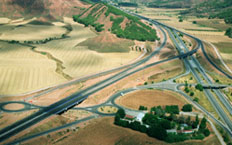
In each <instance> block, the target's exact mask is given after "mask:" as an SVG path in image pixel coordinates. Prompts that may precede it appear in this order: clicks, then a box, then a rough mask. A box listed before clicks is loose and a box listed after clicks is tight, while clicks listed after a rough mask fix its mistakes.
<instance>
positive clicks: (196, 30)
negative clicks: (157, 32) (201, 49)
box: [131, 7, 232, 68]
mask: <svg viewBox="0 0 232 145" xmlns="http://www.w3.org/2000/svg"><path fill="white" fill-rule="evenodd" d="M131 10H132V11H136V10H137V12H138V13H139V14H140V15H144V16H146V17H149V18H152V19H156V20H158V21H160V22H162V23H164V24H167V25H169V26H172V27H175V28H177V29H179V30H182V31H184V32H186V33H188V34H191V35H193V36H195V37H197V38H200V39H201V40H203V41H207V42H210V43H212V44H213V45H215V46H216V48H217V49H218V50H219V52H220V55H221V57H222V59H223V61H224V62H225V63H226V64H227V65H228V67H230V68H231V62H232V60H231V58H232V57H231V53H230V50H231V49H230V48H231V41H232V39H231V38H229V37H227V36H225V30H226V29H227V28H229V27H232V25H231V24H226V23H225V22H224V20H223V19H207V18H197V17H195V16H181V19H182V20H183V22H180V21H179V20H180V15H179V12H181V11H183V10H184V9H164V8H146V7H139V8H137V9H135V8H131ZM208 50H209V51H208V52H210V53H214V54H215V51H214V48H213V47H212V46H210V47H209V48H208ZM216 61H218V60H216ZM217 64H218V65H221V62H219V63H217Z"/></svg>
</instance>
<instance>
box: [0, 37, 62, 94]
mask: <svg viewBox="0 0 232 145" xmlns="http://www.w3.org/2000/svg"><path fill="white" fill-rule="evenodd" d="M55 69H56V64H55V62H53V61H51V60H49V59H47V57H46V56H43V55H40V54H36V53H34V52H32V51H31V50H30V48H29V47H25V46H21V45H18V44H9V43H7V42H0V74H1V75H0V94H1V95H14V94H20V93H25V92H28V91H32V90H35V89H39V88H44V87H47V86H50V85H55V84H57V83H61V82H63V81H65V79H64V78H63V77H62V76H59V75H58V74H57V73H56V72H55Z"/></svg>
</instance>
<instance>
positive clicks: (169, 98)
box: [116, 90, 185, 110]
mask: <svg viewBox="0 0 232 145" xmlns="http://www.w3.org/2000/svg"><path fill="white" fill-rule="evenodd" d="M116 103H117V104H119V105H122V106H124V107H127V108H130V109H135V110H137V109H139V106H140V105H141V106H146V107H148V110H149V108H152V107H154V106H159V105H160V106H166V105H178V106H179V108H182V107H183V105H184V104H185V101H184V100H183V98H181V96H179V95H177V94H175V93H173V92H170V91H164V90H141V91H136V92H133V93H130V94H126V95H125V96H122V97H120V98H118V99H117V100H116Z"/></svg>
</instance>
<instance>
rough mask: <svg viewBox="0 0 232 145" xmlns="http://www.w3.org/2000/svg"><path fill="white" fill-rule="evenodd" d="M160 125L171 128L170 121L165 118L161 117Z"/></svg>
mask: <svg viewBox="0 0 232 145" xmlns="http://www.w3.org/2000/svg"><path fill="white" fill-rule="evenodd" d="M160 125H161V126H162V128H164V129H172V124H171V122H170V121H168V120H166V119H162V120H161V121H160Z"/></svg>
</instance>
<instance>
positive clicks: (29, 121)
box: [0, 16, 232, 142]
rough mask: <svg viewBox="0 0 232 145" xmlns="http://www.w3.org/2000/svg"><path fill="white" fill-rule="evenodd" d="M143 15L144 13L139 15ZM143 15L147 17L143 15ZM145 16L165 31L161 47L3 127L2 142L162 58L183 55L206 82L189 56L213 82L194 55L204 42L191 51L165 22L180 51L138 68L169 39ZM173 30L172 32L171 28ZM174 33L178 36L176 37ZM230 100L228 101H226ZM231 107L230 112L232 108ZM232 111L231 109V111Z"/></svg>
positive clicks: (210, 96) (231, 126) (219, 109)
mask: <svg viewBox="0 0 232 145" xmlns="http://www.w3.org/2000/svg"><path fill="white" fill-rule="evenodd" d="M140 17H141V16H140ZM142 18H144V17H142ZM144 19H145V20H148V21H150V22H151V23H153V24H155V25H156V26H157V27H158V28H159V29H160V30H161V32H162V33H163V37H164V40H163V42H162V44H161V46H160V47H158V48H157V49H156V50H155V51H154V52H152V53H151V54H150V55H149V56H147V57H145V58H144V59H142V60H139V61H138V62H136V63H134V64H131V65H130V66H129V67H128V68H126V69H125V70H123V71H121V72H119V73H117V74H116V75H114V76H112V77H109V78H107V79H105V80H103V81H101V82H99V83H96V84H95V85H93V86H91V87H88V88H86V89H84V90H81V91H79V92H77V93H75V94H73V95H71V96H68V97H67V98H65V99H62V100H60V101H58V102H56V103H54V104H52V105H50V106H48V107H45V108H42V109H40V110H39V111H38V112H36V113H34V114H32V115H30V116H28V117H26V118H24V119H22V120H20V121H18V122H16V123H14V124H12V125H10V126H8V127H6V128H4V129H2V130H1V131H0V142H1V141H4V140H6V139H7V138H9V137H11V136H13V135H15V134H17V133H19V132H21V131H22V130H24V129H27V128H29V127H30V126H32V125H34V124H36V123H38V122H40V121H42V120H44V119H46V118H48V117H49V116H51V115H54V114H59V113H61V112H63V111H65V110H67V109H69V108H71V107H73V106H75V105H76V104H78V103H80V102H82V101H83V100H85V99H86V98H87V97H88V96H90V95H92V94H94V93H96V92H97V91H100V90H102V89H103V88H105V87H107V86H109V85H112V84H113V83H115V82H117V81H119V80H121V79H123V78H125V77H127V76H129V75H131V74H134V73H136V72H138V71H141V70H143V69H146V68H148V67H151V66H155V65H157V64H161V63H163V62H167V61H170V60H173V59H177V58H182V59H183V61H184V64H185V66H186V69H187V71H188V72H192V73H193V75H194V77H195V78H196V80H197V81H198V83H204V82H203V81H202V79H201V77H200V76H199V74H198V73H197V72H196V70H195V68H194V67H193V66H192V64H191V63H190V62H189V59H191V60H193V62H194V63H195V65H196V66H197V68H196V69H197V70H198V71H199V72H200V73H201V74H202V76H203V77H204V78H205V79H206V80H207V81H208V83H209V84H212V82H210V79H209V78H208V77H207V75H206V73H205V71H204V69H203V68H202V67H201V65H200V64H199V62H197V60H196V59H195V58H194V57H193V56H191V55H192V54H194V53H196V52H197V50H198V49H199V48H202V46H203V45H202V43H201V41H200V40H199V39H195V40H196V41H197V42H198V46H197V49H195V50H192V51H188V50H187V47H186V46H185V45H184V43H183V42H182V40H181V39H180V38H179V36H178V35H177V34H176V31H177V30H175V29H173V28H170V27H168V26H165V25H163V24H162V25H161V26H163V27H165V28H166V29H167V31H168V33H169V36H170V37H171V38H172V40H173V42H174V44H175V45H176V47H177V50H178V51H179V53H180V55H178V56H175V57H172V58H169V59H166V60H162V61H159V62H155V63H152V64H149V65H146V66H143V67H140V68H138V69H135V68H137V67H139V66H140V65H141V64H143V63H145V62H146V61H148V60H149V59H150V58H152V57H153V56H154V55H156V54H157V53H159V51H160V50H161V49H162V48H163V47H164V46H165V44H166V40H167V36H166V33H165V32H164V30H163V29H162V28H161V27H160V26H159V25H160V24H159V23H158V22H155V21H153V20H150V19H148V18H144ZM171 30H172V32H173V33H174V34H173V33H172V32H171ZM174 35H175V36H176V38H177V40H178V42H177V40H176V39H175V37H174ZM182 48H184V49H186V50H185V52H184V50H183V49H182ZM188 56H191V57H188ZM214 91H215V93H216V92H217V93H216V95H218V97H219V98H220V100H221V101H222V102H223V101H225V102H223V104H225V107H226V108H227V110H228V111H229V110H230V111H231V105H228V100H225V98H224V97H223V96H220V95H222V94H220V91H217V90H214ZM204 92H205V94H206V96H207V97H208V99H209V100H210V102H211V103H212V105H213V107H214V108H215V110H216V111H217V112H218V114H219V115H220V117H221V118H222V120H223V121H224V122H225V123H226V125H227V126H228V127H229V129H230V131H231V130H232V124H231V121H230V119H229V118H228V116H227V115H226V113H225V112H224V110H223V109H222V107H221V106H220V104H219V103H218V102H217V100H216V99H215V97H214V95H213V94H212V93H211V92H210V91H209V90H204ZM226 104H227V105H226ZM230 111H229V112H230ZM230 113H231V112H230Z"/></svg>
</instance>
